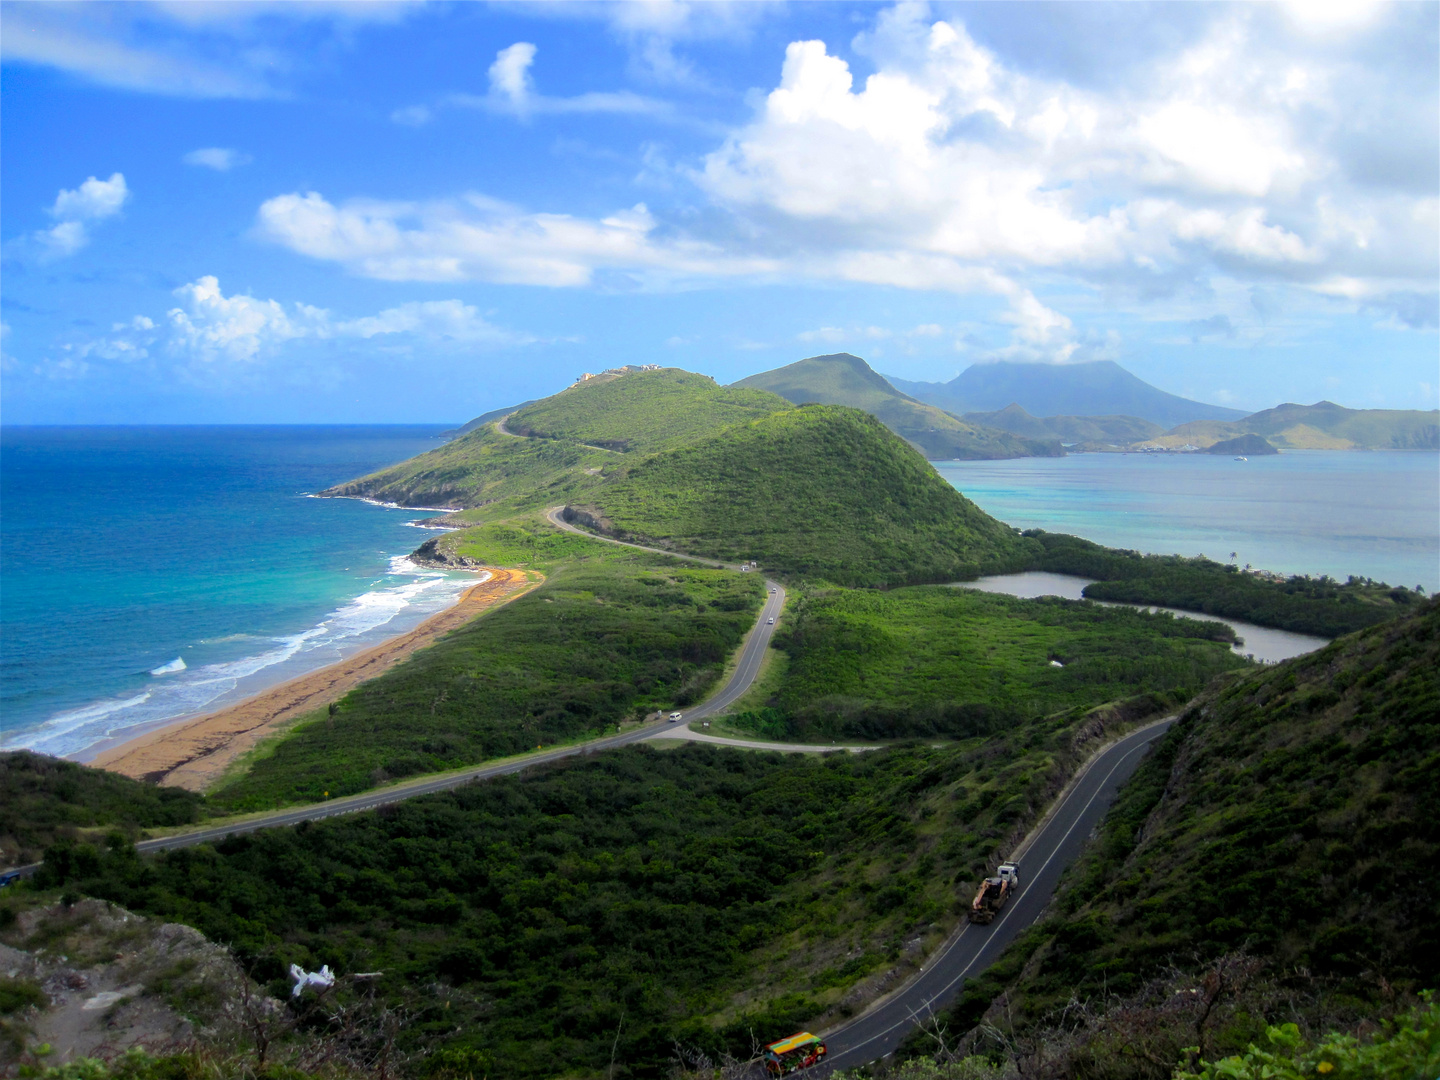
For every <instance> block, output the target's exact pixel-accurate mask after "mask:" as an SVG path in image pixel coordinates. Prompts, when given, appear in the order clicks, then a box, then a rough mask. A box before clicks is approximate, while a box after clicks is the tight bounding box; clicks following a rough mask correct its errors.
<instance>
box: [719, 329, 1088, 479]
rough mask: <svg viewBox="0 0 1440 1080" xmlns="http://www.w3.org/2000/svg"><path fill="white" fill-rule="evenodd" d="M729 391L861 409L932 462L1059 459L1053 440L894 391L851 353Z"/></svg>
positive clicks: (777, 371)
mask: <svg viewBox="0 0 1440 1080" xmlns="http://www.w3.org/2000/svg"><path fill="white" fill-rule="evenodd" d="M730 385H731V386H735V387H749V388H753V389H758V390H768V391H770V392H771V393H774V394H779V395H780V396H781V397H783V398H784V399H785V400H786V401H790V402H792V403H794V404H796V405H806V404H823V405H846V406H849V407H851V408H855V409H863V410H864V411H865V412H868V413H870V414H871V415H872V416H874V417H876V418H877V419H878V420H879V421H880V422H881V423H882V424H884V425H885V426H886V427H888V428H889V429H890V430H891V431H893V432H895V434H897V435H899V436H900V437H901V438H902V439H905V440H906V441H907V442H909V443H911V444H912V445H913V446H914V447H915V448H916V449H918V450H919V451H920V452H921V453H922V454H924V455H925V456H926V457H927V458H929V459H930V460H932V461H954V460H968V461H974V460H996V459H1004V458H1018V457H1059V456H1061V455H1062V454H1063V453H1064V450H1063V449H1062V448H1061V447H1060V443H1059V440H1058V439H1054V438H1050V437H1041V438H1038V439H1035V438H1027V437H1025V436H1024V435H1018V434H1016V433H1014V432H1007V431H1005V430H1003V429H1000V428H995V427H989V426H987V425H984V424H975V423H973V422H971V421H969V420H966V419H963V418H961V417H958V416H955V415H954V414H953V413H950V412H946V411H945V410H944V409H941V408H938V407H936V406H935V405H932V404H927V403H926V402H923V401H918V400H916V399H915V398H913V397H911V396H910V395H909V394H906V393H904V392H902V391H900V390H897V389H896V388H895V387H894V386H893V385H892V384H891V383H890V382H889V381H888V380H887V379H886V378H885V376H883V375H881V374H880V373H879V372H877V371H876V370H875V369H874V368H872V367H870V365H869V364H867V363H866V362H865V361H864V360H862V359H861V358H860V357H858V356H855V355H854V354H853V353H829V354H826V355H824V356H810V357H806V358H805V359H804V360H798V361H796V362H795V363H793V364H787V365H786V366H784V367H779V368H773V369H771V370H770V371H762V372H759V373H757V374H755V375H749V376H747V377H746V378H743V379H740V380H738V381H737V382H734V383H731V384H730Z"/></svg>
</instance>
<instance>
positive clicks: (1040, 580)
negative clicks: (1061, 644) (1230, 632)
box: [955, 570, 1330, 664]
mask: <svg viewBox="0 0 1440 1080" xmlns="http://www.w3.org/2000/svg"><path fill="white" fill-rule="evenodd" d="M1093 583H1094V579H1093V578H1083V577H1072V576H1071V575H1069V574H1051V573H1048V572H1046V571H1043V570H1027V571H1026V572H1025V573H1023V574H997V575H996V576H994V577H982V578H980V579H978V580H976V581H959V582H956V583H955V584H956V587H958V588H964V589H978V590H979V591H980V592H991V593H1004V594H1005V595H1007V596H1018V597H1021V598H1024V599H1034V598H1035V597H1037V596H1058V597H1061V598H1063V599H1065V600H1083V599H1085V597H1084V594H1083V591H1082V590H1084V588H1085V586H1086V585H1091V584H1093ZM1091 603H1096V604H1105V605H1106V606H1107V607H1134V608H1141V609H1142V610H1145V611H1168V612H1169V613H1170V614H1172V615H1182V616H1184V617H1185V618H1187V619H1201V620H1203V621H1205V622H1219V623H1225V624H1226V625H1227V626H1230V627H1233V628H1234V630H1235V633H1237V634H1239V635H1240V639H1241V644H1239V645H1236V646H1234V651H1235V652H1236V653H1238V654H1240V655H1241V656H1253V657H1254V658H1255V659H1256V660H1262V661H1264V662H1265V663H1267V664H1274V663H1278V662H1279V661H1281V660H1289V659H1290V658H1291V657H1292V656H1304V655H1305V654H1306V653H1310V652H1314V651H1315V650H1316V649H1320V648H1324V647H1325V646H1326V645H1328V644H1330V643H1329V641H1327V640H1326V639H1325V638H1318V637H1311V636H1309V635H1308V634H1292V633H1290V632H1289V631H1288V630H1272V629H1270V628H1269V627H1266V626H1256V625H1255V624H1254V623H1248V622H1241V621H1240V620H1239V619H1222V618H1220V617H1219V616H1216V615H1206V614H1204V613H1203V612H1199V611H1181V610H1180V609H1179V608H1165V607H1147V606H1145V605H1141V604H1119V603H1113V602H1111V601H1108V600H1092V601H1091Z"/></svg>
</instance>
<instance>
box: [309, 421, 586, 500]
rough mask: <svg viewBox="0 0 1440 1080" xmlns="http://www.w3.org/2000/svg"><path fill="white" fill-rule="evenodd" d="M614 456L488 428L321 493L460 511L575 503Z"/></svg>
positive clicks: (557, 441)
mask: <svg viewBox="0 0 1440 1080" xmlns="http://www.w3.org/2000/svg"><path fill="white" fill-rule="evenodd" d="M613 456H614V455H613V454H611V453H609V452H608V451H605V450H597V449H594V448H592V447H588V446H584V445H582V444H580V443H576V442H561V441H559V440H553V439H520V438H515V437H513V436H510V435H502V434H501V433H500V432H499V431H497V430H496V427H495V425H494V424H493V423H490V424H486V425H485V426H483V427H480V428H477V429H476V430H474V431H472V432H470V433H469V434H468V435H462V436H460V438H458V439H454V440H452V441H451V442H448V443H446V444H445V445H444V446H440V447H436V448H435V449H434V450H428V451H426V452H425V453H423V454H420V455H418V456H416V457H413V458H411V459H410V460H408V461H402V462H401V463H400V464H399V465H392V466H391V467H390V468H388V469H382V470H380V471H379V472H377V473H372V474H371V475H369V476H363V477H361V478H360V479H358V480H351V481H349V482H347V483H344V484H336V485H335V486H334V487H333V488H330V489H328V490H327V491H325V492H323V493H322V494H325V495H333V496H348V497H360V498H367V499H378V500H380V501H381V502H393V503H398V504H400V505H401V506H429V507H448V508H457V509H458V508H461V507H472V506H483V505H485V504H487V503H497V502H501V501H504V502H505V503H506V505H508V506H512V507H514V508H515V509H520V508H523V507H525V506H527V505H538V504H540V503H543V502H544V501H545V499H547V498H549V497H550V496H551V495H552V494H555V495H558V496H560V497H566V496H569V497H574V495H575V494H576V493H577V492H582V491H586V490H589V489H590V488H592V487H594V486H596V484H598V483H599V481H598V480H597V479H596V477H597V475H598V473H599V471H600V469H601V467H602V466H604V465H606V464H608V463H609V462H608V460H607V459H609V458H611V457H613Z"/></svg>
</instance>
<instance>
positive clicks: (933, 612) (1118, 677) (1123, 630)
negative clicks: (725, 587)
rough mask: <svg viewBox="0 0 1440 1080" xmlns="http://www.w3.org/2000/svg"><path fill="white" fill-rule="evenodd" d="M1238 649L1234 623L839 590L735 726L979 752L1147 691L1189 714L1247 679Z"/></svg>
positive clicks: (979, 597)
mask: <svg viewBox="0 0 1440 1080" xmlns="http://www.w3.org/2000/svg"><path fill="white" fill-rule="evenodd" d="M1233 639H1234V632H1233V631H1232V630H1231V629H1230V628H1229V627H1228V626H1225V625H1224V624H1223V623H1213V622H1201V621H1198V620H1194V619H1177V618H1173V617H1172V616H1170V615H1166V614H1158V615H1151V614H1148V613H1145V612H1138V611H1132V610H1130V609H1128V608H1111V607H1102V606H1100V605H1097V604H1088V603H1084V602H1079V601H1069V600H1058V599H1054V598H1044V599H1039V600H1019V599H1015V598H1013V597H1009V596H1001V595H996V594H990V593H981V592H976V591H974V590H969V589H950V588H944V587H936V586H923V587H913V588H907V589H896V590H893V591H890V592H883V593H882V592H873V591H860V590H852V589H827V590H823V591H816V592H812V593H809V594H806V595H803V596H801V597H799V598H798V599H797V600H796V601H795V604H794V607H793V609H792V611H791V613H790V614H789V615H788V616H787V618H786V620H785V623H784V625H783V626H782V627H781V628H780V631H779V633H778V634H777V636H776V639H775V645H776V647H778V648H780V649H783V650H784V651H785V653H786V654H787V655H788V657H789V664H788V665H787V667H786V670H785V676H784V681H783V683H782V684H781V686H780V688H779V689H778V690H777V691H776V693H775V694H774V696H773V697H772V699H771V700H770V702H768V707H767V708H764V709H760V710H752V711H750V712H748V713H742V714H740V715H738V716H735V717H731V718H730V721H729V722H730V723H731V724H732V725H733V726H735V727H737V728H740V729H741V730H749V731H752V732H754V733H755V734H757V735H763V736H765V737H767V738H781V739H800V740H806V741H814V742H829V741H831V740H832V739H893V738H915V737H921V738H930V737H933V736H937V735H938V736H951V737H961V738H966V737H970V736H973V735H983V734H988V733H991V732H995V731H1000V730H1003V729H1005V728H1007V727H1009V726H1011V725H1013V724H1016V723H1023V722H1026V721H1029V720H1033V719H1035V718H1037V717H1040V716H1045V715H1048V714H1051V713H1056V712H1060V711H1062V710H1065V709H1070V708H1076V707H1080V708H1090V707H1093V706H1095V705H1099V704H1100V703H1102V702H1106V701H1112V700H1116V699H1119V698H1126V697H1129V696H1131V695H1133V694H1135V693H1136V692H1137V691H1145V692H1148V693H1151V694H1158V695H1162V696H1164V697H1165V699H1166V700H1168V701H1172V702H1174V703H1176V704H1178V703H1180V702H1183V701H1184V700H1185V699H1186V698H1187V697H1189V696H1190V695H1191V694H1193V693H1195V692H1197V691H1198V690H1200V688H1202V687H1203V686H1204V685H1205V684H1206V683H1208V682H1209V681H1210V680H1211V679H1212V678H1213V677H1214V676H1216V675H1218V674H1220V673H1221V672H1225V671H1230V670H1233V669H1235V668H1239V667H1244V666H1245V665H1246V661H1245V660H1243V659H1242V658H1240V657H1238V656H1236V655H1235V654H1234V653H1233V652H1231V650H1230V649H1229V647H1228V644H1229V642H1230V641H1232V640H1233ZM1052 661H1054V662H1055V663H1052ZM1056 664H1059V665H1061V666H1056Z"/></svg>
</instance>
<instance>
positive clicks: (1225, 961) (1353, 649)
mask: <svg viewBox="0 0 1440 1080" xmlns="http://www.w3.org/2000/svg"><path fill="white" fill-rule="evenodd" d="M1437 671H1440V602H1437V601H1435V600H1431V601H1429V602H1427V603H1426V604H1424V605H1423V607H1422V608H1421V609H1420V610H1419V611H1416V612H1414V613H1412V614H1411V615H1409V616H1407V617H1405V618H1403V619H1399V620H1396V621H1393V622H1390V623H1387V624H1385V625H1382V626H1377V627H1374V628H1372V629H1369V630H1365V631H1361V632H1359V633H1356V634H1354V635H1351V636H1348V637H1345V638H1342V639H1340V640H1338V641H1336V642H1334V643H1332V644H1331V645H1330V646H1328V647H1327V648H1325V649H1323V650H1321V651H1320V652H1317V653H1313V654H1311V655H1309V656H1304V657H1300V658H1297V659H1295V660H1290V661H1287V662H1286V663H1284V664H1280V665H1276V666H1274V667H1266V668H1264V669H1261V670H1259V671H1253V672H1250V673H1246V674H1242V675H1239V676H1232V677H1229V678H1227V679H1225V680H1223V681H1221V682H1219V683H1217V684H1216V685H1215V686H1214V687H1212V688H1211V689H1210V690H1208V691H1207V692H1206V693H1205V694H1203V695H1201V696H1200V697H1199V698H1198V699H1197V700H1196V701H1194V702H1193V703H1192V704H1191V705H1190V707H1189V708H1188V709H1187V710H1186V712H1185V714H1184V715H1183V716H1182V718H1181V720H1180V722H1179V723H1178V724H1176V726H1175V727H1174V728H1173V729H1172V730H1171V732H1170V733H1169V734H1168V735H1167V736H1166V738H1165V740H1164V741H1163V742H1162V743H1161V744H1160V746H1159V748H1158V750H1157V752H1156V754H1155V755H1154V756H1153V757H1152V758H1151V759H1150V760H1149V761H1147V762H1146V763H1145V764H1144V765H1142V766H1141V768H1140V770H1139V771H1138V772H1137V773H1136V774H1135V776H1134V778H1133V779H1132V780H1131V782H1130V783H1129V784H1128V785H1127V786H1126V787H1125V788H1124V789H1123V791H1122V792H1121V794H1120V797H1119V799H1117V801H1116V803H1115V805H1114V806H1113V807H1112V809H1111V811H1110V814H1109V816H1108V817H1107V819H1106V822H1105V825H1104V827H1103V829H1102V831H1101V834H1100V836H1099V838H1098V840H1097V842H1096V843H1095V844H1094V845H1093V846H1092V847H1091V848H1090V849H1089V850H1088V851H1087V853H1086V854H1085V855H1084V856H1083V857H1082V859H1081V861H1080V862H1079V863H1077V864H1076V866H1074V867H1073V868H1072V869H1071V870H1070V872H1069V873H1068V874H1067V877H1066V883H1065V884H1064V885H1063V886H1062V889H1061V892H1060V893H1059V894H1058V896H1057V899H1056V903H1055V909H1056V914H1055V915H1054V916H1053V917H1052V918H1051V919H1049V920H1048V921H1046V922H1044V923H1041V924H1038V925H1037V926H1035V927H1033V928H1032V929H1031V930H1030V931H1029V932H1027V933H1026V934H1025V935H1023V936H1022V937H1021V938H1020V939H1018V940H1017V941H1016V943H1015V944H1014V945H1012V946H1011V948H1010V949H1009V950H1007V952H1006V954H1005V956H1004V957H1003V958H1002V959H1001V960H1000V962H999V963H997V964H996V965H995V966H994V967H992V968H991V969H990V970H989V971H988V972H986V974H985V975H983V976H981V977H980V978H978V979H975V980H973V981H971V982H970V983H969V984H968V985H967V987H966V989H965V990H964V992H963V993H962V995H961V997H960V998H959V1000H958V1002H957V1004H956V1005H955V1007H954V1009H953V1010H952V1012H951V1014H950V1016H949V1018H948V1026H949V1029H950V1030H951V1031H953V1032H956V1033H962V1032H967V1031H973V1030H974V1028H975V1025H976V1024H978V1023H981V1022H982V1021H983V1022H985V1023H987V1024H989V1025H991V1026H992V1027H994V1028H995V1029H996V1030H998V1031H1002V1032H1005V1033H1007V1034H1006V1038H1010V1039H1020V1040H1024V1039H1030V1040H1031V1041H1032V1043H1033V1042H1035V1041H1036V1040H1039V1041H1041V1042H1043V1041H1044V1039H1045V1038H1050V1039H1052V1040H1053V1039H1055V1038H1057V1036H1056V1035H1055V1028H1054V1027H1053V1025H1055V1024H1056V1023H1057V1022H1060V1018H1061V1016H1062V1014H1063V1016H1065V1017H1067V1018H1068V1019H1065V1020H1064V1021H1063V1024H1064V1025H1068V1026H1071V1027H1073V1026H1074V1017H1075V1016H1077V1015H1079V1014H1078V1013H1077V1011H1076V1010H1077V1008H1078V1006H1079V1005H1080V1004H1082V1003H1087V1002H1088V1003H1089V1007H1091V1008H1092V1009H1093V1010H1094V1011H1095V1014H1096V1016H1097V1017H1098V1020H1097V1022H1096V1024H1095V1025H1094V1029H1093V1033H1092V1034H1093V1038H1091V1037H1088V1036H1087V1037H1086V1038H1085V1039H1080V1040H1071V1045H1070V1047H1069V1049H1068V1050H1066V1051H1065V1053H1066V1054H1067V1055H1068V1056H1069V1057H1071V1058H1074V1059H1075V1060H1079V1059H1080V1058H1081V1057H1085V1056H1086V1055H1088V1057H1089V1058H1090V1059H1094V1058H1096V1057H1100V1058H1106V1059H1109V1058H1114V1059H1115V1060H1114V1061H1112V1062H1111V1064H1110V1065H1109V1066H1108V1067H1106V1068H1105V1069H1101V1070H1098V1071H1090V1072H1087V1075H1095V1076H1114V1077H1134V1078H1136V1080H1142V1078H1154V1080H1161V1078H1163V1077H1168V1076H1169V1072H1170V1065H1169V1064H1168V1063H1172V1062H1174V1061H1176V1060H1178V1055H1179V1053H1180V1051H1181V1050H1182V1049H1183V1047H1185V1046H1189V1045H1192V1044H1195V1043H1197V1042H1203V1044H1204V1053H1205V1054H1206V1056H1209V1057H1212V1059H1213V1058H1214V1057H1217V1056H1226V1055H1230V1054H1243V1052H1244V1050H1245V1047H1246V1046H1247V1044H1248V1043H1249V1042H1252V1041H1258V1040H1261V1039H1263V1037H1264V1026H1265V1020H1264V1018H1265V1017H1267V1016H1268V1017H1269V1019H1270V1021H1271V1022H1279V1021H1295V1022H1299V1023H1301V1024H1302V1025H1304V1026H1305V1028H1306V1029H1307V1030H1310V1031H1322V1030H1325V1029H1327V1028H1334V1027H1353V1026H1354V1025H1355V1024H1358V1023H1360V1022H1361V1021H1364V1020H1366V1019H1373V1018H1374V1017H1376V1016H1384V1015H1386V1014H1388V1013H1391V1012H1393V1011H1394V1010H1395V1009H1397V1008H1400V1007H1402V1006H1403V1005H1404V1004H1405V1002H1406V1001H1407V1000H1412V1001H1413V1000H1414V995H1416V994H1418V993H1419V991H1421V990H1423V989H1426V988H1428V987H1433V985H1434V980H1435V975H1436V973H1437V972H1440V899H1437V898H1440V823H1437V818H1436V815H1435V814H1434V813H1433V808H1434V807H1435V806H1437V805H1440V679H1437V678H1436V672H1437ZM1185 973H1189V977H1190V979H1191V983H1190V985H1192V986H1195V987H1198V989H1197V990H1196V991H1195V993H1196V994H1200V995H1206V996H1208V997H1209V998H1210V1004H1209V1005H1208V1006H1206V1008H1205V1009H1204V1013H1205V1017H1207V1018H1202V1019H1201V1029H1200V1032H1199V1034H1198V1035H1197V1030H1196V1028H1195V1027H1194V1025H1193V1023H1190V1022H1189V1021H1186V1022H1174V1023H1172V1022H1170V1021H1169V1020H1167V1019H1166V1016H1167V1015H1168V1014H1167V1013H1166V1011H1165V1009H1163V1008H1160V1006H1159V1005H1157V1004H1156V1002H1157V1001H1163V1000H1164V999H1165V995H1166V994H1169V995H1170V998H1171V999H1173V998H1174V994H1173V993H1172V992H1171V991H1168V990H1167V991H1163V992H1160V993H1157V987H1161V986H1163V985H1166V980H1167V979H1169V980H1170V981H1171V982H1173V981H1174V980H1175V979H1177V978H1182V979H1183V977H1184V976H1185ZM1186 992H1187V993H1189V991H1188V990H1187V991H1186ZM1200 1000H1201V1001H1203V997H1202V998H1201V999H1200ZM1197 1008H1198V1005H1197ZM1172 1011H1173V1009H1172ZM1211 1013H1213V1014H1214V1015H1213V1017H1212V1016H1210V1014H1211ZM1146 1015H1148V1016H1150V1020H1148V1021H1146V1022H1145V1023H1144V1024H1142V1023H1140V1020H1139V1019H1137V1017H1143V1016H1146ZM1106 1016H1109V1017H1110V1019H1109V1020H1105V1017H1106ZM1196 1016H1199V1013H1197V1014H1196ZM1182 1019H1183V1018H1182ZM1194 1019H1195V1017H1191V1020H1194ZM1187 1024H1188V1025H1189V1026H1187ZM1126 1025H1129V1030H1130V1035H1129V1036H1125V1031H1126V1030H1127V1029H1126ZM1047 1026H1048V1034H1047ZM1142 1030H1143V1031H1147V1032H1149V1034H1148V1035H1146V1036H1145V1039H1144V1040H1141V1037H1140V1034H1137V1033H1138V1032H1141V1031H1142ZM1199 1035H1203V1036H1204V1039H1203V1040H1202V1039H1201V1038H1200V1037H1199ZM1122 1036H1123V1037H1128V1038H1131V1039H1132V1041H1134V1042H1137V1043H1138V1042H1141V1041H1144V1042H1145V1043H1146V1049H1145V1055H1141V1056H1138V1057H1132V1058H1130V1059H1129V1060H1128V1061H1125V1060H1124V1059H1123V1058H1119V1057H1116V1054H1115V1051H1116V1049H1117V1047H1116V1045H1115V1040H1116V1039H1121V1038H1122ZM1107 1040H1108V1042H1107ZM913 1047H914V1050H915V1052H923V1051H924V1050H925V1048H926V1047H925V1043H924V1042H923V1040H917V1041H916V1042H914V1043H913Z"/></svg>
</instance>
